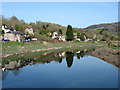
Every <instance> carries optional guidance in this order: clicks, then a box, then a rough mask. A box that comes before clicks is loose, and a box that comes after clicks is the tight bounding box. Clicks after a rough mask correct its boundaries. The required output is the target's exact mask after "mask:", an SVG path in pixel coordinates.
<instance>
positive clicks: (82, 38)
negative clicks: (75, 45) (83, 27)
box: [80, 33, 85, 41]
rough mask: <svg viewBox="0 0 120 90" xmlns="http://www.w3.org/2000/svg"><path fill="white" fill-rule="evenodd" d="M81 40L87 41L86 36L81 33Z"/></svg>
mask: <svg viewBox="0 0 120 90" xmlns="http://www.w3.org/2000/svg"><path fill="white" fill-rule="evenodd" d="M80 40H81V41H84V40H85V35H84V34H83V33H81V35H80Z"/></svg>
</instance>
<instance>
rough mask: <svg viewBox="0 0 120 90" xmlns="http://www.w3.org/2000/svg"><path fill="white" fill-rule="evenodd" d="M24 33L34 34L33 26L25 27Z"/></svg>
mask: <svg viewBox="0 0 120 90" xmlns="http://www.w3.org/2000/svg"><path fill="white" fill-rule="evenodd" d="M25 34H34V30H33V28H26V29H25Z"/></svg>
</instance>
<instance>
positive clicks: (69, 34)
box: [66, 25, 73, 41]
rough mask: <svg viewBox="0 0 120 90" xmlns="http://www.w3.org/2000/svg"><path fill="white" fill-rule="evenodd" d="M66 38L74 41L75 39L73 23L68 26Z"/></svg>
mask: <svg viewBox="0 0 120 90" xmlns="http://www.w3.org/2000/svg"><path fill="white" fill-rule="evenodd" d="M66 40H67V41H72V40H73V29H72V26H71V25H68V26H67V32H66Z"/></svg>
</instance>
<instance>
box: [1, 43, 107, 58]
mask: <svg viewBox="0 0 120 90" xmlns="http://www.w3.org/2000/svg"><path fill="white" fill-rule="evenodd" d="M97 45H105V43H103V42H58V43H41V42H26V43H22V42H20V43H19V42H9V43H3V44H2V56H5V55H6V54H16V53H17V54H18V53H25V52H31V51H32V50H38V49H47V48H54V47H61V48H66V47H69V46H70V47H80V46H81V47H94V46H97Z"/></svg>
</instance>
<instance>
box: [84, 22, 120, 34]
mask: <svg viewBox="0 0 120 90" xmlns="http://www.w3.org/2000/svg"><path fill="white" fill-rule="evenodd" d="M84 29H94V30H106V31H114V32H117V31H118V22H115V23H106V24H97V25H91V26H88V27H86V28H84Z"/></svg>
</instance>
